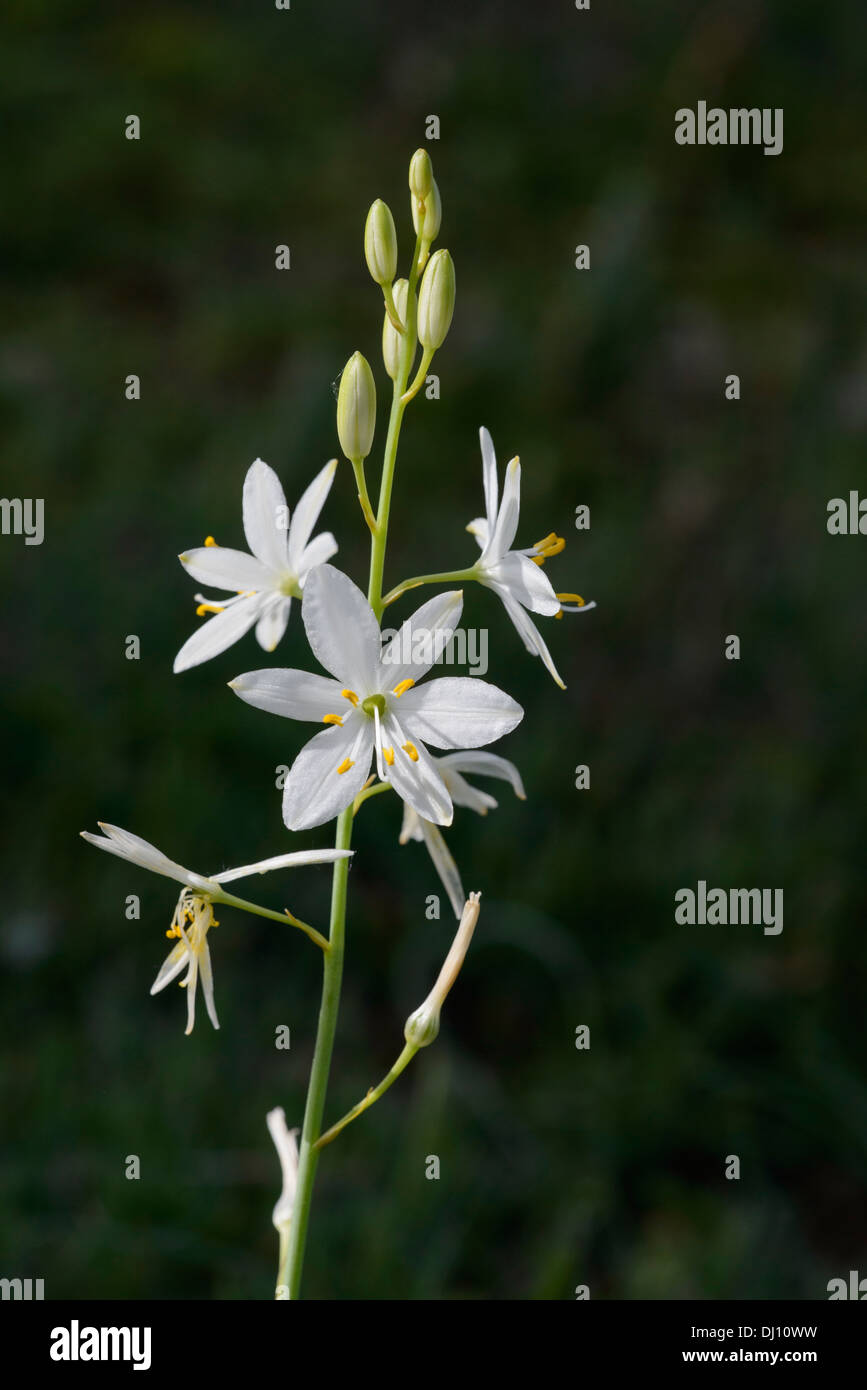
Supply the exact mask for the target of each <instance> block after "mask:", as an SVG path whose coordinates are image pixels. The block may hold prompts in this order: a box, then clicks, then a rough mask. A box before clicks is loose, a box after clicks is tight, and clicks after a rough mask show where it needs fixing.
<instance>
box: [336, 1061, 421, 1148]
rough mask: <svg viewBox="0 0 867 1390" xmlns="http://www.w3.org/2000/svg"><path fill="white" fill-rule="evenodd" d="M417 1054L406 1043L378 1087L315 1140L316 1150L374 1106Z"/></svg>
mask: <svg viewBox="0 0 867 1390" xmlns="http://www.w3.org/2000/svg"><path fill="white" fill-rule="evenodd" d="M417 1052H418V1048H417V1047H416V1046H415V1044H414V1043H407V1044H406V1047H405V1048H404V1049H403V1052H402V1053H401V1054H400V1056H399V1057H398V1059H397V1061H396V1062H395V1064H394V1066H393V1067H392V1069H391V1071H390V1072H389V1073H388V1075H387V1076H384V1077H383V1079H382V1080H381V1081H380V1083H379V1085H378V1086H376V1087H375V1088H374V1089H373V1090H372V1091H368V1093H367V1095H366V1096H365V1097H364V1100H360V1101H359V1102H358V1104H357V1105H354V1106H353V1107H352V1109H351V1110H350V1111H349V1112H348V1113H347V1114H346V1115H344V1116H343V1119H342V1120H338V1121H337V1124H336V1125H332V1126H331V1128H330V1129H329V1130H328V1131H327V1132H326V1133H325V1134H323V1135H322V1138H321V1139H317V1140H316V1147H317V1149H324V1148H325V1145H326V1144H330V1143H331V1141H332V1139H336V1138H337V1136H338V1134H339V1133H340V1131H341V1130H342V1129H345V1128H346V1126H347V1125H350V1124H352V1121H353V1120H355V1119H357V1118H358V1116H359V1115H362V1114H363V1113H364V1111H365V1110H368V1109H369V1108H370V1106H371V1105H374V1104H375V1103H376V1101H378V1100H379V1097H380V1096H381V1095H384V1094H385V1092H386V1091H387V1090H388V1088H389V1086H392V1085H393V1084H394V1082H395V1081H396V1080H397V1078H398V1077H399V1076H400V1074H401V1072H402V1071H404V1070H405V1069H406V1067H408V1066H409V1064H410V1062H411V1061H412V1059H413V1057H414V1056H415V1054H416V1053H417Z"/></svg>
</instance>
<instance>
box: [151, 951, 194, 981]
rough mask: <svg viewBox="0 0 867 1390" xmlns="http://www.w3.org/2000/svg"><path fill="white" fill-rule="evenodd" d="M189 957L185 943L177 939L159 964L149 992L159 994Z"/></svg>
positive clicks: (179, 971) (181, 968) (178, 973)
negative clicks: (175, 944) (175, 943)
mask: <svg viewBox="0 0 867 1390" xmlns="http://www.w3.org/2000/svg"><path fill="white" fill-rule="evenodd" d="M189 958H190V953H189V951H188V950H187V943H186V942H185V941H179V942H178V944H177V946H173V947H172V949H171V950H170V951H169V953H168V955H167V956H166V958H165V960H164V961H163V963H162V965H161V966H160V968H159V971H158V973H157V977H156V979H155V980H154V982H153V984H152V985H151V994H159V992H160V990H161V989H165V987H166V985H170V984H171V982H172V980H174V979H175V978H176V977H177V976H178V975H180V973H181V971H182V970H183V968H184V966H185V965H186V963H187V961H188V960H189Z"/></svg>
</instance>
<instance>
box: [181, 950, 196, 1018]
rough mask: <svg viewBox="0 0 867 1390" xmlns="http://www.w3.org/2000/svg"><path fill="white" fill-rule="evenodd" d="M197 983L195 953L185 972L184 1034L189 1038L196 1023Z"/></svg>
mask: <svg viewBox="0 0 867 1390" xmlns="http://www.w3.org/2000/svg"><path fill="white" fill-rule="evenodd" d="M198 982H199V961H198V957H197V956H196V953H195V951H194V952H193V954H192V956H191V957H190V968H189V970H188V971H187V1026H186V1028H185V1029H184V1033H185V1034H186V1035H187V1037H189V1035H190V1033H192V1031H193V1026H194V1024H195V1022H196V986H197V984H198Z"/></svg>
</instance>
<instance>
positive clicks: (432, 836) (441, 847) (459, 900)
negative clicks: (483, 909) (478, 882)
mask: <svg viewBox="0 0 867 1390" xmlns="http://www.w3.org/2000/svg"><path fill="white" fill-rule="evenodd" d="M421 828H422V834H423V835H424V842H425V844H426V845H427V851H428V854H429V855H430V857H431V859H432V861H433V866H434V868H435V869H436V871H437V873H438V874H439V878H440V882H441V883H442V885H443V887H444V888H445V890H446V892H447V893H448V897H449V902H450V903H451V905H452V911H453V912H454V914H455V916H456V917H457V919H458V921H460V919H461V916H462V914H463V910H464V903H465V902H466V897H467V895H466V893H465V892H464V888H463V884H462V883H461V872H460V869H459V868H458V866H457V864H456V863H455V861H454V859H453V858H452V855H451V853H450V851H449V848H448V845H447V844H446V842H445V840H444V839H443V836H442V832H441V831H440V830H438V829H437V827H436V826H435V825H431V823H430V821H426V820H423V821H422V822H421Z"/></svg>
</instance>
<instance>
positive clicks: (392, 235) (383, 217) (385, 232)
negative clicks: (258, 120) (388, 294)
mask: <svg viewBox="0 0 867 1390" xmlns="http://www.w3.org/2000/svg"><path fill="white" fill-rule="evenodd" d="M364 259H365V260H366V261H367V268H368V270H369V271H370V273H371V275H372V276H373V278H374V280H375V281H376V283H377V284H378V285H390V284H391V282H392V280H393V279H394V272H395V271H396V269H397V233H396V231H395V229H394V218H393V217H392V215H391V208H390V207H389V206H388V203H384V202H383V201H382V199H381V198H377V200H376V202H375V203H372V204H371V207H370V212H369V213H368V214H367V221H366V222H365V224H364Z"/></svg>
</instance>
